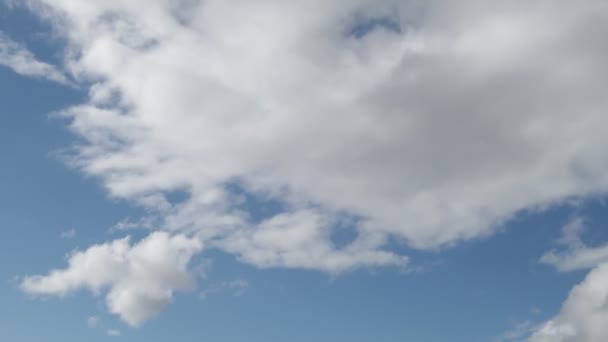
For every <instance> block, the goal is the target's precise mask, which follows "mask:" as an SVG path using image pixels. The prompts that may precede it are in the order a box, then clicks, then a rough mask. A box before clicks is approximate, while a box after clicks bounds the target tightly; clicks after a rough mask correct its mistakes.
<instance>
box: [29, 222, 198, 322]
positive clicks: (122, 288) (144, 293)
mask: <svg viewBox="0 0 608 342" xmlns="http://www.w3.org/2000/svg"><path fill="white" fill-rule="evenodd" d="M200 250H201V243H200V242H199V241H197V240H193V239H190V238H187V237H185V236H183V235H176V236H170V235H169V234H168V233H165V232H156V233H152V234H151V235H150V236H148V237H147V238H145V239H143V240H141V241H139V242H138V243H136V244H130V242H129V238H128V237H127V238H124V239H120V240H115V241H112V242H109V243H105V244H100V245H95V246H92V247H90V248H89V249H87V250H85V251H80V252H75V253H74V254H72V255H71V256H70V257H69V260H68V267H67V268H65V269H59V270H53V271H51V272H50V273H49V274H47V275H43V276H28V277H26V278H25V279H23V281H22V283H21V289H22V290H23V291H25V292H27V293H30V294H35V295H59V296H63V295H66V294H68V293H70V292H73V291H75V290H78V289H83V288H84V289H88V290H90V291H92V292H93V293H95V294H100V293H102V292H107V294H106V304H107V306H108V309H109V311H110V312H112V313H114V314H116V315H119V316H120V317H121V318H122V319H123V320H124V321H125V322H127V323H128V324H130V325H132V326H139V325H141V324H142V323H143V322H144V321H146V320H148V319H150V318H152V317H154V316H155V315H157V314H158V313H159V312H160V311H161V310H162V309H163V308H164V307H165V306H166V305H167V304H169V303H170V302H171V300H172V298H173V293H174V292H175V291H178V290H182V291H185V290H191V289H193V288H194V286H195V284H194V280H193V277H192V276H191V275H190V273H189V272H188V270H187V265H188V262H189V261H190V259H191V258H192V256H193V255H194V254H195V253H198V252H199V251H200Z"/></svg>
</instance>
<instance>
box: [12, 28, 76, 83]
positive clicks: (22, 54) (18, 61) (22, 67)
mask: <svg viewBox="0 0 608 342" xmlns="http://www.w3.org/2000/svg"><path fill="white" fill-rule="evenodd" d="M0 65H4V66H6V67H9V68H11V69H12V70H13V71H14V72H16V73H18V74H20V75H24V76H29V77H36V78H43V79H46V80H49V81H53V82H57V83H61V84H66V85H67V84H69V83H70V82H69V81H68V80H67V78H66V77H65V75H64V74H63V73H62V72H61V71H59V70H57V68H56V67H54V66H52V65H50V64H47V63H44V62H41V61H39V60H37V59H36V57H35V56H34V54H32V53H31V52H30V51H29V50H27V49H26V48H25V47H24V46H22V45H21V44H19V43H17V42H15V41H13V40H12V39H10V38H9V37H8V36H7V35H6V34H4V33H3V32H0Z"/></svg>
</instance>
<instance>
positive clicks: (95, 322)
mask: <svg viewBox="0 0 608 342" xmlns="http://www.w3.org/2000/svg"><path fill="white" fill-rule="evenodd" d="M100 325H101V320H100V319H99V317H97V316H89V317H88V318H87V327H89V328H90V329H95V328H97V327H99V326H100Z"/></svg>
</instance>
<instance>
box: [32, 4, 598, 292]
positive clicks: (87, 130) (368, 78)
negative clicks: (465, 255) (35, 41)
mask: <svg viewBox="0 0 608 342" xmlns="http://www.w3.org/2000/svg"><path fill="white" fill-rule="evenodd" d="M30 4H31V8H32V9H34V10H35V11H37V13H39V14H41V15H42V16H43V17H46V18H47V19H49V20H51V22H52V23H53V24H54V25H55V27H56V29H57V33H58V34H59V35H61V36H63V37H64V38H65V39H66V41H67V46H68V48H67V50H66V54H65V67H66V69H67V70H69V72H70V75H71V76H72V77H73V78H74V79H75V80H77V81H78V82H80V83H81V84H83V85H85V84H86V85H87V86H90V88H89V93H90V97H89V100H88V101H87V102H86V103H82V104H80V105H77V106H74V107H71V108H68V109H66V110H65V112H64V116H65V117H66V118H68V119H69V126H70V128H71V129H72V131H73V132H75V133H76V134H78V135H80V136H81V137H82V138H83V140H84V141H85V143H84V144H83V145H81V146H79V147H78V149H77V153H76V154H75V155H73V156H71V160H70V161H71V162H72V163H73V164H74V165H75V166H77V167H78V168H80V169H81V170H82V171H83V172H84V173H86V174H88V175H92V176H95V177H98V178H99V179H100V180H101V182H102V183H103V184H104V186H105V187H106V188H107V190H108V192H109V193H110V194H111V195H112V196H114V197H117V198H122V199H126V200H129V201H132V202H133V203H136V204H138V205H141V206H143V207H146V208H147V209H148V210H150V211H151V212H152V213H153V216H154V217H156V218H158V220H157V222H156V223H155V224H154V226H155V228H157V229H160V230H164V231H171V232H173V233H175V234H188V235H189V236H195V238H196V239H198V240H200V241H203V242H204V243H205V244H206V245H208V246H211V247H214V248H219V249H222V250H224V251H227V252H229V253H233V254H235V255H236V256H238V257H239V259H240V260H242V261H244V262H247V263H250V264H253V265H256V266H260V267H276V266H279V267H298V268H307V269H320V270H324V271H328V272H333V273H337V272H342V271H346V270H350V269H353V268H356V267H361V266H377V265H395V264H401V265H403V264H404V263H405V262H407V257H405V256H401V255H397V254H396V253H394V252H393V251H391V250H389V249H388V248H387V247H386V246H387V243H388V242H389V241H390V240H391V239H395V240H399V241H402V242H404V243H406V244H408V245H409V246H410V247H413V248H419V249H434V248H440V247H443V246H449V245H453V244H455V243H458V242H459V241H463V240H469V239H474V238H478V237H483V236H487V235H489V234H491V233H492V232H493V231H495V230H496V229H497V227H499V226H500V225H501V224H503V223H504V222H505V221H506V220H508V219H509V218H510V217H511V216H512V215H513V214H514V213H516V212H518V211H520V210H525V209H530V208H532V209H538V208H544V207H546V206H549V205H551V204H553V203H555V202H558V201H561V200H564V199H566V198H570V197H578V196H585V195H588V194H591V193H594V194H595V193H598V192H605V191H606V190H607V189H608V175H607V174H606V172H605V170H606V169H607V168H608V156H607V155H606V153H605V151H604V150H603V148H602V147H603V146H606V145H608V135H606V134H605V128H606V127H608V116H607V115H605V109H606V108H607V104H608V103H607V102H608V98H607V97H606V96H605V90H606V89H607V86H608V69H607V68H605V63H606V62H605V61H606V59H607V57H608V49H606V48H605V44H604V40H605V37H606V34H608V22H607V21H606V20H605V18H606V15H607V14H608V5H607V4H606V3H605V2H603V1H586V2H576V3H574V2H565V1H563V2H555V1H551V0H540V1H534V2H529V1H523V0H515V1H509V2H502V3H500V4H498V3H496V2H487V1H486V2H482V1H477V0H461V1H453V2H449V3H446V2H445V1H435V0H431V1H420V0H373V1H372V0H338V1H321V0H311V1H297V2H294V1H289V2H285V1H278V0H265V1H256V2H251V1H244V0H235V1H225V0H207V1H197V0H180V1H169V0H126V1H125V0H121V1H119V0H108V1H75V0H35V1H30ZM235 184H236V185H238V188H240V189H242V190H243V192H245V193H246V194H247V195H248V196H252V197H254V198H256V199H257V201H259V202H264V201H266V200H270V201H278V202H281V203H282V204H283V209H284V210H282V211H281V212H278V213H276V215H271V216H270V217H264V218H262V219H257V218H255V216H256V213H255V212H252V210H250V209H249V208H248V207H247V206H246V205H243V203H242V200H241V197H242V196H241V195H240V194H239V193H237V192H235V191H234V185H235ZM175 192H182V193H184V194H185V196H183V197H184V198H181V199H180V200H178V201H177V202H175V201H174V200H173V201H172V200H171V196H170V194H173V193H175ZM343 217H349V218H352V226H353V227H354V230H355V231H356V236H355V238H354V239H353V240H352V242H350V243H348V244H346V245H345V246H340V244H338V243H336V241H335V239H334V236H335V233H336V229H338V228H337V227H338V226H339V224H338V222H339V221H340V220H342V218H343ZM144 221H145V222H148V223H147V225H149V221H146V220H144ZM144 221H142V222H144ZM107 248H110V247H109V246H108V247H107ZM61 274H63V273H61ZM66 274H69V272H68V273H66ZM91 277H92V280H91V281H94V279H96V278H95V277H96V275H91ZM45 279H46V278H45ZM48 279H53V278H52V277H51V278H48ZM61 279H68V278H61ZM49 282H50V283H49V284H50V285H49V286H51V285H53V283H52V282H51V281H50V280H49ZM45 283H46V282H45ZM33 284H36V283H33ZM81 284H83V283H82V282H81ZM86 284H87V286H90V284H89V283H86ZM93 284H95V283H93ZM53 286H57V287H58V288H61V289H63V290H62V291H56V292H59V293H63V292H66V291H68V290H70V289H71V288H72V287H74V286H71V287H70V286H68V287H66V286H58V285H53ZM92 287H93V288H94V287H95V286H92ZM113 297H114V296H112V298H113ZM112 300H113V299H111V300H110V301H112ZM155 303H158V302H155Z"/></svg>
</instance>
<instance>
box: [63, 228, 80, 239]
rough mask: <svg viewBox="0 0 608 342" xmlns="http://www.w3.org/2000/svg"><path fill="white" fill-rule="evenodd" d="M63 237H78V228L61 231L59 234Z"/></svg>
mask: <svg viewBox="0 0 608 342" xmlns="http://www.w3.org/2000/svg"><path fill="white" fill-rule="evenodd" d="M59 237H60V238H62V239H73V238H75V237H76V229H74V228H72V229H69V230H66V231H63V232H61V234H60V235H59Z"/></svg>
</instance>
